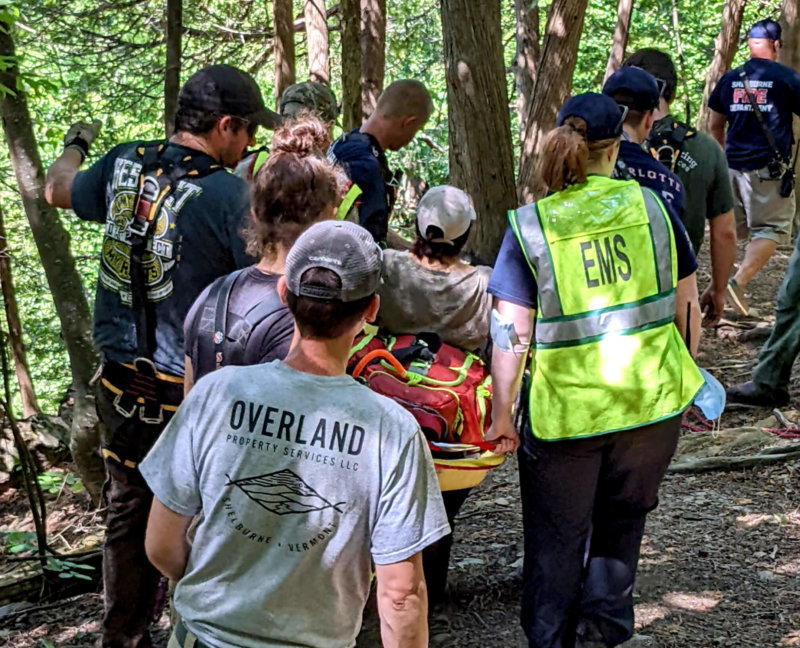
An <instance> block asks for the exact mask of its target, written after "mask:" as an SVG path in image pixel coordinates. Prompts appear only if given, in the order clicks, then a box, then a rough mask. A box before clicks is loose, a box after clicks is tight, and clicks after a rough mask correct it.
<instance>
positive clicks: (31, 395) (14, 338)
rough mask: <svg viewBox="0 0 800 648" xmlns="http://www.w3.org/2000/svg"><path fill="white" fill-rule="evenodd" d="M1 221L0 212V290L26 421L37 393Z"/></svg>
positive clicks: (36, 408)
mask: <svg viewBox="0 0 800 648" xmlns="http://www.w3.org/2000/svg"><path fill="white" fill-rule="evenodd" d="M4 221H5V216H4V215H3V211H2V210H1V209H0V248H1V249H0V287H2V291H3V305H4V306H5V310H6V323H7V324H8V340H9V342H10V346H11V356H12V357H13V359H14V373H15V374H16V376H17V384H18V385H19V395H20V400H21V401H22V416H23V417H24V418H28V417H31V416H33V415H34V414H37V413H38V412H39V406H38V405H37V404H36V393H35V392H34V391H33V381H32V380H31V374H30V372H29V371H28V358H27V355H26V353H25V342H24V341H23V340H22V324H21V323H20V319H19V308H18V306H17V294H16V291H15V290H14V281H13V279H12V277H11V257H10V255H9V254H8V238H7V237H6V226H5V222H4Z"/></svg>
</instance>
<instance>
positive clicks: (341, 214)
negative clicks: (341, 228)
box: [336, 184, 364, 220]
mask: <svg viewBox="0 0 800 648" xmlns="http://www.w3.org/2000/svg"><path fill="white" fill-rule="evenodd" d="M362 193H364V192H363V191H361V187H359V186H358V185H357V184H351V185H350V188H349V189H348V190H347V193H346V194H345V195H344V198H342V202H341V203H340V204H339V208H338V209H337V210H336V220H344V219H345V218H347V215H348V214H349V213H350V210H351V209H352V208H353V206H354V205H355V204H356V200H358V199H359V198H360V197H361V194H362Z"/></svg>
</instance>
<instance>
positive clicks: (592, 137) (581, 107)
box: [556, 92, 628, 142]
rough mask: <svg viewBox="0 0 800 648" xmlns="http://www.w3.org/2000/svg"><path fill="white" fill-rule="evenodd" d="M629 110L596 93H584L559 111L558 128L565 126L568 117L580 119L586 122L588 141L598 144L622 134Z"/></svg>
mask: <svg viewBox="0 0 800 648" xmlns="http://www.w3.org/2000/svg"><path fill="white" fill-rule="evenodd" d="M627 114H628V109H627V108H626V107H625V106H620V105H618V104H617V102H616V101H614V100H613V99H611V98H610V97H606V96H605V95H601V94H597V93H596V92H584V93H583V94H579V95H575V96H574V97H570V98H569V99H567V101H566V102H565V103H564V105H563V106H561V110H559V111H558V119H557V120H556V126H563V125H564V122H565V121H566V119H567V118H568V117H580V118H581V119H582V120H583V121H585V122H586V139H587V140H588V141H590V142H598V141H600V140H604V139H612V138H614V137H619V136H620V135H621V134H622V124H623V122H624V121H625V116H626V115H627Z"/></svg>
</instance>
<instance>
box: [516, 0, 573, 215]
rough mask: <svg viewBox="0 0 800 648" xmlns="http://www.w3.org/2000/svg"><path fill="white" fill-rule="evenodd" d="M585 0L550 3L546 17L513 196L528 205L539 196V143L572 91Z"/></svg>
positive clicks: (540, 191) (554, 0) (565, 0)
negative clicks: (537, 172)
mask: <svg viewBox="0 0 800 648" xmlns="http://www.w3.org/2000/svg"><path fill="white" fill-rule="evenodd" d="M587 2H588V0H553V2H552V4H551V5H550V10H549V12H548V16H547V25H546V27H545V35H544V40H543V41H542V53H541V56H540V57H539V63H538V64H537V70H538V74H537V75H536V83H535V84H534V87H533V100H532V101H531V103H530V107H529V108H528V115H527V118H526V120H525V130H524V133H523V137H522V140H521V142H520V145H521V146H520V148H521V153H520V164H519V177H518V178H517V195H518V199H519V201H520V202H521V203H529V202H531V201H532V200H535V199H536V198H538V197H540V196H541V195H543V193H544V191H543V189H544V188H543V187H541V186H540V183H539V181H538V180H537V178H536V168H535V167H536V158H537V153H538V150H539V147H540V146H541V140H542V137H543V136H544V134H545V133H547V131H549V130H550V129H551V128H553V127H554V126H555V123H556V116H557V115H558V109H559V108H560V107H561V104H563V103H564V102H565V101H566V100H567V99H568V98H569V93H570V91H571V90H572V73H573V72H574V71H575V61H576V59H577V57H578V43H579V42H580V38H581V31H582V29H583V16H584V14H585V13H586V5H587Z"/></svg>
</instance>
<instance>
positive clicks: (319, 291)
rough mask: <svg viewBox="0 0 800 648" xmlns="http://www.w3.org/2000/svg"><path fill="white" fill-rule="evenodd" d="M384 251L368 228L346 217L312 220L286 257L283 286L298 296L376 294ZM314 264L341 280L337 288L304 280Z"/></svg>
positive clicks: (352, 298)
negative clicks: (319, 221) (338, 219)
mask: <svg viewBox="0 0 800 648" xmlns="http://www.w3.org/2000/svg"><path fill="white" fill-rule="evenodd" d="M382 261H383V253H382V252H381V249H380V247H378V244H377V243H375V241H374V240H373V238H372V234H370V233H369V232H368V231H367V230H365V229H364V228H363V227H361V226H360V225H356V224H355V223H351V222H349V221H333V220H328V221H322V222H321V223H315V224H314V225H312V226H311V227H309V228H308V229H307V230H306V231H305V232H303V233H302V234H301V235H300V237H299V238H298V239H297V241H295V244H294V245H293V246H292V249H291V250H289V255H288V256H287V257H286V287H287V288H288V289H289V291H290V292H291V293H292V294H294V295H297V296H298V297H313V298H315V299H338V300H341V301H343V302H351V301H355V300H357V299H361V298H362V297H369V296H370V295H373V294H375V291H376V290H377V289H378V283H379V282H380V278H381V265H382ZM313 268H325V269H327V270H330V271H331V272H333V273H334V274H335V275H336V276H337V277H339V280H340V281H341V284H342V285H341V287H340V288H330V287H329V286H320V285H317V284H313V283H309V282H304V281H303V275H305V273H306V272H307V271H308V270H311V269H313Z"/></svg>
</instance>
